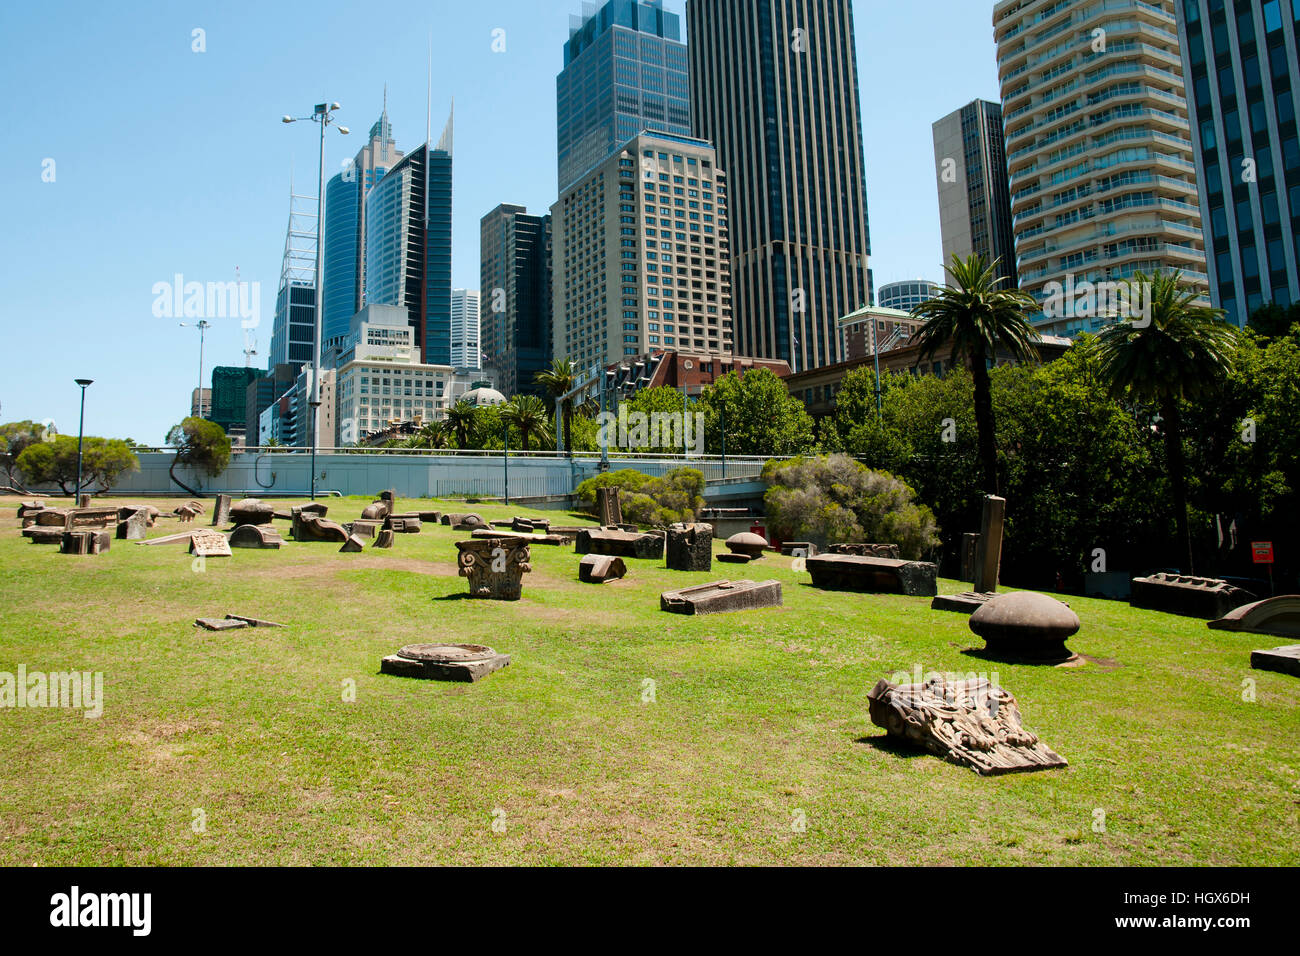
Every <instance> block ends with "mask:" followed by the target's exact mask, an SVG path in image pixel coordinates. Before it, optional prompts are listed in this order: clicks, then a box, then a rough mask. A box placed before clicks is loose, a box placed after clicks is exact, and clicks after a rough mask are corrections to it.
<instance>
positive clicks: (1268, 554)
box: [1250, 541, 1273, 564]
mask: <svg viewBox="0 0 1300 956" xmlns="http://www.w3.org/2000/svg"><path fill="white" fill-rule="evenodd" d="M1250 555H1251V558H1252V559H1253V560H1254V562H1255V563H1256V564H1272V563H1273V542H1272V541H1252V542H1251V543H1250Z"/></svg>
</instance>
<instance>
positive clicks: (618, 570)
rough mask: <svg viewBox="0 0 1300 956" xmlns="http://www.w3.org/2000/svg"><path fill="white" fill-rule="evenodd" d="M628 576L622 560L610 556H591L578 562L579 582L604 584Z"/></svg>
mask: <svg viewBox="0 0 1300 956" xmlns="http://www.w3.org/2000/svg"><path fill="white" fill-rule="evenodd" d="M625 574H627V565H626V564H624V563H623V559H622V558H616V557H614V556H613V555H609V554H589V555H587V556H586V557H585V558H583V559H582V560H581V561H580V562H578V580H579V581H584V582H586V583H588V584H603V583H605V582H606V581H612V580H614V579H615V578H621V577H623V576H624V575H625Z"/></svg>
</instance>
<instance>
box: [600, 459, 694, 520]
mask: <svg viewBox="0 0 1300 956" xmlns="http://www.w3.org/2000/svg"><path fill="white" fill-rule="evenodd" d="M610 487H617V488H618V489H619V502H620V504H621V505H622V507H623V520H624V521H627V522H630V523H634V524H639V525H648V526H649V527H652V528H666V527H668V525H670V524H674V523H676V522H678V521H694V520H695V519H696V518H697V517H699V514H700V512H701V511H702V510H703V508H704V473H703V472H701V471H700V470H698V469H696V468H674V469H673V470H672V471H670V472H668V474H666V475H664V476H663V477H660V478H652V477H651V476H650V475H646V474H643V473H641V472H639V471H636V470H635V469H632V468H624V469H621V470H619V471H608V472H605V474H603V475H597V476H596V477H594V478H588V479H587V480H586V481H584V482H583V483H582V484H580V485H578V506H579V507H580V508H582V509H584V510H585V511H587V512H589V513H593V514H594V513H595V509H596V489H597V488H610Z"/></svg>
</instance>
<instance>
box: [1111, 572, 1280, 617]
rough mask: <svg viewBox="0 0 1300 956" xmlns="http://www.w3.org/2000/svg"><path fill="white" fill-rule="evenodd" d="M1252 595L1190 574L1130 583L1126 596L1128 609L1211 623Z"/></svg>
mask: <svg viewBox="0 0 1300 956" xmlns="http://www.w3.org/2000/svg"><path fill="white" fill-rule="evenodd" d="M1254 600H1255V595H1253V594H1251V593H1250V592H1249V591H1244V590H1242V589H1241V588H1239V587H1234V586H1233V585H1231V584H1229V583H1228V582H1227V581H1221V580H1219V579H1218V578H1201V577H1195V576H1193V575H1190V574H1163V573H1162V574H1153V575H1151V576H1149V577H1145V578H1134V579H1133V590H1132V592H1131V593H1130V594H1129V601H1128V602H1129V605H1130V606H1131V607H1137V608H1143V609H1144V610H1148V611H1164V612H1165V613H1166V614H1181V615H1183V616H1184V617H1199V618H1201V619H1203V620H1207V621H1212V620H1215V619H1216V618H1221V617H1224V616H1225V615H1227V613H1228V612H1229V611H1231V610H1233V609H1234V608H1238V607H1241V605H1243V604H1249V603H1251V602H1252V601H1254Z"/></svg>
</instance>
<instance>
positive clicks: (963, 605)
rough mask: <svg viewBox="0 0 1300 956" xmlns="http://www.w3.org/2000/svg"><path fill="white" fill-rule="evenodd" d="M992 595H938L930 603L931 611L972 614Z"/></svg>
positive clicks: (977, 593)
mask: <svg viewBox="0 0 1300 956" xmlns="http://www.w3.org/2000/svg"><path fill="white" fill-rule="evenodd" d="M996 596H997V595H994V594H980V593H979V592H977V591H963V592H962V593H961V594H940V595H939V596H938V597H936V598H935V599H934V600H933V601H931V602H930V610H932V611H956V612H957V613H958V614H974V613H975V612H976V611H978V610H979V609H980V608H982V607H983V606H984V605H985V603H986V602H987V601H988V600H989V598H992V597H996Z"/></svg>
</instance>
